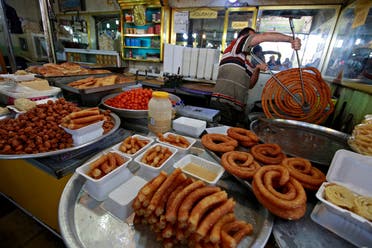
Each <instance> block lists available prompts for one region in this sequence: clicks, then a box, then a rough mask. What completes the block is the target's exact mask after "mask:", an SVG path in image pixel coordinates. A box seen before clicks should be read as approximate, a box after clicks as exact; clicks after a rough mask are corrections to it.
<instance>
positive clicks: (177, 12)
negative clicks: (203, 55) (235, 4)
mask: <svg viewBox="0 0 372 248" xmlns="http://www.w3.org/2000/svg"><path fill="white" fill-rule="evenodd" d="M172 20H173V25H172V37H171V43H172V44H176V45H181V46H187V47H198V48H216V49H220V50H221V49H222V37H223V27H224V21H225V10H224V9H218V8H195V9H172Z"/></svg>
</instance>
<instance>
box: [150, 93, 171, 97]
mask: <svg viewBox="0 0 372 248" xmlns="http://www.w3.org/2000/svg"><path fill="white" fill-rule="evenodd" d="M152 96H154V97H160V98H168V96H169V94H168V92H164V91H154V92H152Z"/></svg>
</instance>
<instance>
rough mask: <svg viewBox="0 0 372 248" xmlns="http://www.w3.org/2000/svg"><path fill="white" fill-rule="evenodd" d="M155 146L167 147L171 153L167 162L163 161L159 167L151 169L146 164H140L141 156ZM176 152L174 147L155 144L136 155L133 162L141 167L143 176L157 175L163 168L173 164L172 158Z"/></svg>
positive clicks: (151, 167)
mask: <svg viewBox="0 0 372 248" xmlns="http://www.w3.org/2000/svg"><path fill="white" fill-rule="evenodd" d="M155 146H162V147H167V148H168V149H169V150H170V151H171V152H172V155H170V156H169V158H168V159H167V160H165V161H164V162H163V164H162V165H161V166H159V167H153V166H151V165H148V164H146V163H143V162H141V160H142V158H143V156H144V155H145V154H146V152H147V151H148V150H149V149H152V148H153V147H155ZM177 151H178V149H177V148H175V147H172V146H168V145H164V144H161V143H155V144H153V145H151V146H150V147H148V148H147V149H146V150H144V151H143V152H142V153H141V154H140V155H138V156H137V157H136V158H135V159H134V161H135V162H136V163H138V164H139V165H140V166H141V170H142V172H143V173H144V174H145V175H146V174H150V175H155V174H158V173H159V172H160V171H161V170H163V169H164V168H166V167H168V165H169V164H171V163H172V162H173V157H174V156H175V155H176V153H177Z"/></svg>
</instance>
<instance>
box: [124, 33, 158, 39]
mask: <svg viewBox="0 0 372 248" xmlns="http://www.w3.org/2000/svg"><path fill="white" fill-rule="evenodd" d="M123 36H124V37H137V38H141V37H160V34H123Z"/></svg>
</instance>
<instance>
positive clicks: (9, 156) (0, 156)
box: [0, 113, 120, 159]
mask: <svg viewBox="0 0 372 248" xmlns="http://www.w3.org/2000/svg"><path fill="white" fill-rule="evenodd" d="M110 115H111V117H112V118H113V121H114V127H113V128H112V129H111V130H110V131H108V132H107V133H105V134H103V135H101V136H100V137H97V138H95V139H93V140H91V141H88V142H86V143H84V144H81V145H78V146H73V147H69V148H66V149H60V150H55V151H50V152H41V153H36V154H0V159H25V158H42V157H49V156H54V155H59V154H63V153H68V152H71V151H75V150H78V149H80V148H83V147H86V146H89V145H91V144H94V143H96V142H98V141H100V140H102V139H103V138H105V137H107V136H109V135H110V134H112V133H114V132H115V131H116V130H117V129H118V128H119V127H120V118H119V116H117V115H116V114H115V113H110Z"/></svg>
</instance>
